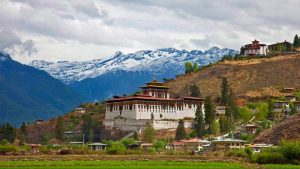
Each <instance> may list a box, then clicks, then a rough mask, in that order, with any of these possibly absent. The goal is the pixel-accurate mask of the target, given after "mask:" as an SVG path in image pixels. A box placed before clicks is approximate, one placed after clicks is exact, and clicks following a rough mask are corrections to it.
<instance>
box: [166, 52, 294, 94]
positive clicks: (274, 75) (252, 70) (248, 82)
mask: <svg viewBox="0 0 300 169" xmlns="http://www.w3.org/2000/svg"><path fill="white" fill-rule="evenodd" d="M224 76H225V77H227V78H228V81H229V84H230V85H231V86H232V88H233V90H234V92H235V93H236V94H237V95H238V96H246V97H251V98H256V97H263V96H267V95H271V96H280V92H279V89H281V88H282V87H298V88H299V87H300V55H299V54H294V55H286V56H278V57H274V58H263V59H262V58H260V59H251V60H242V61H226V62H223V63H218V64H215V65H212V66H210V67H208V68H205V69H202V70H200V71H198V72H194V73H191V74H188V75H183V76H180V77H178V78H177V79H176V80H172V81H169V82H168V83H167V84H166V85H167V86H168V87H170V88H171V92H172V93H174V94H175V95H187V85H188V84H192V83H196V84H197V85H198V86H199V87H200V90H201V92H202V94H203V95H204V96H208V95H209V96H213V97H214V98H216V97H218V96H220V95H221V94H220V85H221V79H222V77H224Z"/></svg>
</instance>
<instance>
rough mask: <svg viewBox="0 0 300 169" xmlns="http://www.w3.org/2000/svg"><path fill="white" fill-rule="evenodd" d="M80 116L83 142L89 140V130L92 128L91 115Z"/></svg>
mask: <svg viewBox="0 0 300 169" xmlns="http://www.w3.org/2000/svg"><path fill="white" fill-rule="evenodd" d="M82 118H83V124H82V133H83V135H84V138H83V139H84V141H85V142H87V141H90V140H89V136H90V131H91V128H92V118H91V115H89V114H87V115H84V116H83V117H82Z"/></svg>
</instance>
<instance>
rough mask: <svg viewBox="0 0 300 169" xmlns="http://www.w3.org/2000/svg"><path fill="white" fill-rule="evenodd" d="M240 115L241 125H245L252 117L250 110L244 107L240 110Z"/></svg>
mask: <svg viewBox="0 0 300 169" xmlns="http://www.w3.org/2000/svg"><path fill="white" fill-rule="evenodd" d="M240 114H241V119H242V120H243V123H247V122H248V121H249V120H251V118H252V117H253V115H252V112H251V110H250V109H249V108H248V107H247V106H244V107H242V108H241V109H240Z"/></svg>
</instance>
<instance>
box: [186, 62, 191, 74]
mask: <svg viewBox="0 0 300 169" xmlns="http://www.w3.org/2000/svg"><path fill="white" fill-rule="evenodd" d="M184 66H185V73H186V74H187V73H191V72H192V71H193V65H192V63H191V62H185V65H184Z"/></svg>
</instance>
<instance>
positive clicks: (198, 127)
mask: <svg viewBox="0 0 300 169" xmlns="http://www.w3.org/2000/svg"><path fill="white" fill-rule="evenodd" d="M193 128H194V130H195V131H196V134H197V137H198V138H202V137H203V136H204V134H205V122H204V118H203V113H202V109H201V108H200V107H199V106H197V109H196V113H195V118H194V121H193Z"/></svg>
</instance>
